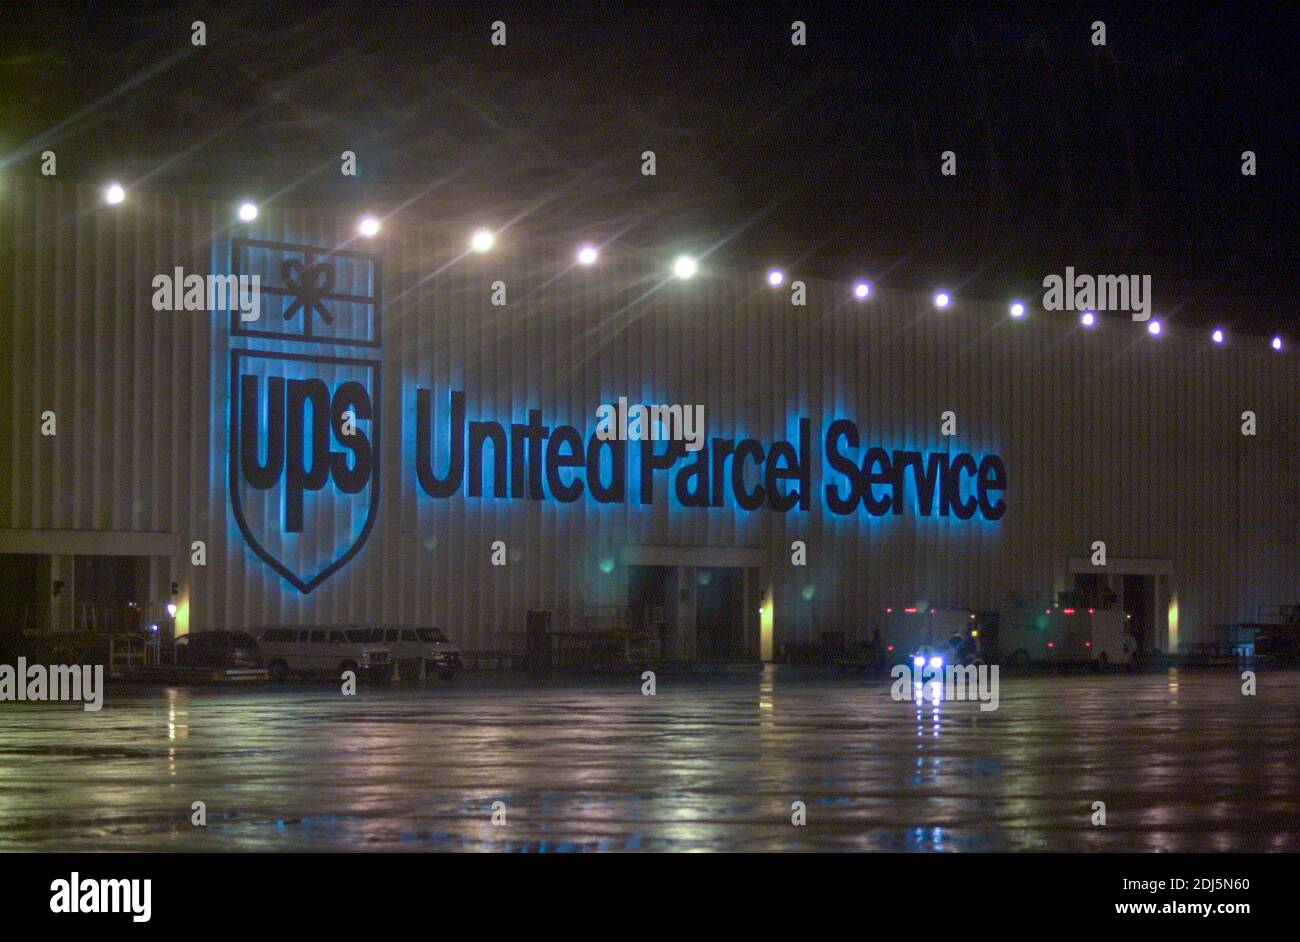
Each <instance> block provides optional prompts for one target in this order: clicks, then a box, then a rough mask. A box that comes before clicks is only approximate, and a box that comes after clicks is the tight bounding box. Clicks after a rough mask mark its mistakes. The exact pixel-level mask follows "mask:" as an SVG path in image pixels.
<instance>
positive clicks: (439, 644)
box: [350, 625, 461, 680]
mask: <svg viewBox="0 0 1300 942" xmlns="http://www.w3.org/2000/svg"><path fill="white" fill-rule="evenodd" d="M350 627H353V628H360V627H361V626H350ZM368 630H369V632H370V639H371V641H373V642H375V643H376V644H382V645H383V646H384V647H386V648H388V649H389V650H390V651H392V652H393V657H394V658H395V659H396V660H401V661H405V660H415V659H419V660H421V661H424V669H425V672H426V673H431V672H433V671H437V672H438V676H439V677H441V678H442V679H443V680H451V678H453V677H455V676H456V672H457V671H459V670H460V668H461V656H460V648H458V647H456V645H454V644H452V643H451V641H449V640H448V639H447V636H446V635H444V634H443V633H442V632H441V631H439V630H438V629H437V628H422V627H420V626H418V625H371V626H368Z"/></svg>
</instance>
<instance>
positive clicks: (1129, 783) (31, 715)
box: [0, 668, 1300, 851]
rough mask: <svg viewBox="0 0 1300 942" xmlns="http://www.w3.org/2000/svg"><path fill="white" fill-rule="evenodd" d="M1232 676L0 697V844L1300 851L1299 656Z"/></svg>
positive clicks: (779, 677) (490, 681)
mask: <svg viewBox="0 0 1300 942" xmlns="http://www.w3.org/2000/svg"><path fill="white" fill-rule="evenodd" d="M1241 683H1242V682H1241V678H1240V675H1239V674H1238V673H1235V672H1233V671H1195V672H1193V671H1189V670H1186V669H1183V670H1171V671H1169V672H1167V673H1166V672H1160V673H1152V674H1138V675H1125V674H1109V675H1105V676H1079V675H1069V676H1021V677H1013V676H1003V677H1002V678H1001V690H1000V703H999V706H998V709H996V710H993V711H988V712H982V711H981V710H980V709H979V706H978V704H976V703H971V702H941V703H939V704H938V705H935V704H933V703H932V702H929V701H926V702H924V703H923V704H921V705H919V706H918V705H917V704H916V703H915V702H910V701H904V702H896V701H894V700H893V699H892V698H891V697H890V681H889V678H888V677H882V678H870V677H858V676H846V675H840V674H837V673H835V672H833V671H823V670H809V669H791V668H767V669H766V670H765V671H763V672H762V673H755V674H750V675H741V676H721V677H701V676H686V677H671V676H660V677H659V679H658V690H657V695H656V696H654V697H647V696H643V695H642V694H641V681H640V678H639V677H638V676H636V675H629V676H627V677H625V678H622V677H617V678H611V677H606V678H600V679H596V678H580V679H575V678H548V679H542V680H537V679H530V678H523V679H520V678H516V677H507V676H501V675H497V676H492V675H484V676H483V677H480V678H473V677H462V678H459V679H457V680H455V681H453V682H451V683H442V682H436V681H435V682H431V683H429V684H427V685H416V686H391V687H387V688H382V689H380V688H369V689H368V688H365V687H363V688H362V689H361V690H360V692H359V694H358V695H357V696H356V697H343V696H341V695H340V694H339V692H338V690H337V688H332V687H325V686H321V685H311V686H305V685H295V684H286V685H283V686H278V687H271V688H265V687H263V688H253V689H200V688H190V689H169V688H154V689H144V690H139V689H137V690H124V689H113V688H110V690H109V692H108V696H107V699H106V702H105V706H104V709H103V710H102V711H101V712H99V713H88V712H84V711H83V710H82V709H81V708H80V706H79V705H75V704H57V705H48V704H31V703H21V704H20V703H0V850H3V851H10V850H41V851H44V850H77V851H81V850H95V851H98V850H165V851H200V850H214V851H229V850H359V849H360V850H399V851H423V850H456V851H459V850H469V851H488V850H522V851H585V850H607V851H628V850H631V851H653V850H674V851H694V850H726V851H780V850H796V849H799V850H815V849H825V850H877V851H1003V850H1062V851H1068V850H1075V851H1077V850H1093V851H1112V850H1114V851H1118V850H1136V851H1244V850H1290V851H1294V850H1300V673H1297V672H1294V671H1273V672H1266V671H1261V672H1260V674H1259V688H1258V693H1257V695H1255V696H1243V695H1242V692H1241ZM195 801H202V802H204V803H205V805H206V809H207V826H206V827H196V826H193V825H192V824H191V823H190V819H191V815H192V813H193V812H192V811H191V806H192V803H193V802H195ZM796 801H799V802H803V803H804V805H805V807H806V816H807V823H806V824H805V825H803V826H796V825H794V824H792V823H791V818H792V814H793V812H792V803H793V802H796ZM1098 801H1100V802H1104V803H1105V814H1106V823H1105V825H1104V826H1097V825H1094V824H1093V817H1094V807H1093V806H1094V802H1098ZM495 802H504V806H503V807H504V817H505V823H504V824H503V825H497V824H494V823H493V820H492V819H493V813H494V812H493V807H494V803H495ZM501 807H502V806H498V808H501ZM499 818H500V814H499V813H498V819H499Z"/></svg>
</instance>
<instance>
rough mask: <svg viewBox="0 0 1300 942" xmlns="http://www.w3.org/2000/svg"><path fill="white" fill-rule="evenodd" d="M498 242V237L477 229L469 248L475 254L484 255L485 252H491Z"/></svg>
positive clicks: (471, 238) (471, 237) (470, 240)
mask: <svg viewBox="0 0 1300 942" xmlns="http://www.w3.org/2000/svg"><path fill="white" fill-rule="evenodd" d="M496 242H497V237H496V236H494V235H493V234H492V233H490V232H488V231H487V230H486V229H476V230H475V231H474V234H473V235H472V236H470V239H469V247H470V248H471V249H473V250H474V251H475V252H478V253H480V254H482V253H483V252H487V251H490V250H491V248H492V246H494V245H496Z"/></svg>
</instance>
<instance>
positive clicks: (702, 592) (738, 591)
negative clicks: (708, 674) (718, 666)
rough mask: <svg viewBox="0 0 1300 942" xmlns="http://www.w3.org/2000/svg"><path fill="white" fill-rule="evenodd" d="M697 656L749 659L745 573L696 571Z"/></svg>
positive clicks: (714, 568) (715, 568) (710, 568)
mask: <svg viewBox="0 0 1300 942" xmlns="http://www.w3.org/2000/svg"><path fill="white" fill-rule="evenodd" d="M695 577H696V582H697V583H698V585H699V590H698V591H699V602H698V603H697V607H696V613H695V644H696V656H697V657H702V658H709V659H711V660H739V659H740V658H742V657H744V656H745V570H743V569H737V568H733V567H729V566H727V567H724V566H706V567H702V568H700V569H697V570H696V571H695Z"/></svg>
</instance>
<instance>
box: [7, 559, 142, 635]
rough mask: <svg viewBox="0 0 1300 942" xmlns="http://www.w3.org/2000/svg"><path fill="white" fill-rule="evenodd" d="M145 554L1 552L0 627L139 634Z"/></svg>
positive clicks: (140, 628) (42, 630) (37, 630)
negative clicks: (136, 632) (105, 554)
mask: <svg viewBox="0 0 1300 942" xmlns="http://www.w3.org/2000/svg"><path fill="white" fill-rule="evenodd" d="M149 577H150V559H149V558H148V557H146V556H97V555H74V556H61V555H55V554H41V553H2V554H0V626H3V627H4V628H7V629H10V630H21V631H25V632H45V631H113V632H123V631H142V630H144V627H145V622H146V620H147V618H148V616H149V612H150V606H149V605H148V600H149Z"/></svg>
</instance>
